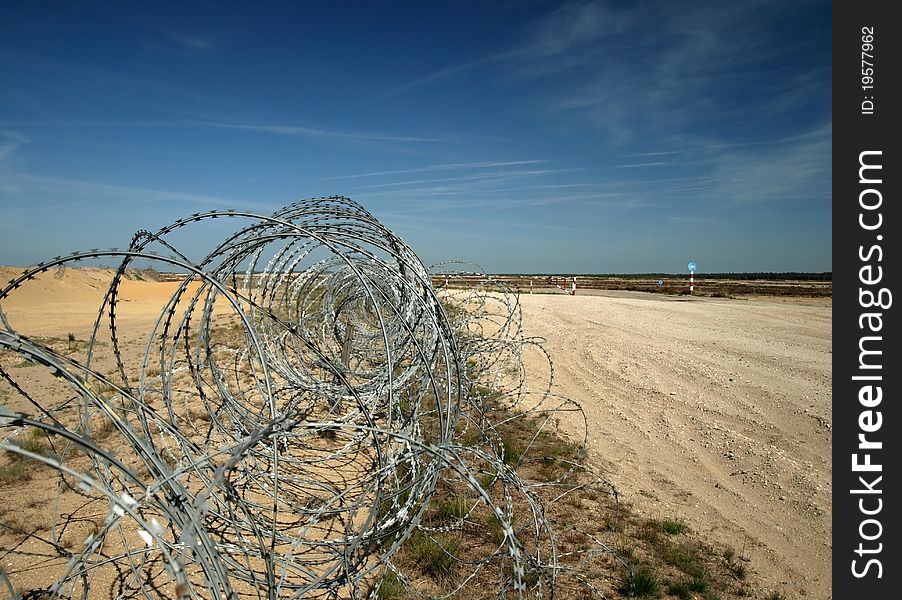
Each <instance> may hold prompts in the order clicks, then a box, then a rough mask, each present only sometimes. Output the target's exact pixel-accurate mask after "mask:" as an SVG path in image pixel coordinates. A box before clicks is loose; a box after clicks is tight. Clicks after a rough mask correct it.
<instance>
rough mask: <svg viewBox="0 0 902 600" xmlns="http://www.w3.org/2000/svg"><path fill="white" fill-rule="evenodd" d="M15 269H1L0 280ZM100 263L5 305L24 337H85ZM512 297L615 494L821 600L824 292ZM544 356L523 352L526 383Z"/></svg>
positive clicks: (128, 292) (791, 592)
mask: <svg viewBox="0 0 902 600" xmlns="http://www.w3.org/2000/svg"><path fill="white" fill-rule="evenodd" d="M18 272H19V270H18V269H9V268H4V267H0V281H2V282H3V283H5V282H6V281H7V280H8V279H10V277H12V276H13V275H15V274H17V273H18ZM109 275H110V273H108V272H103V271H96V272H92V271H90V270H86V271H83V270H78V271H74V270H69V271H68V272H67V273H66V274H65V276H63V277H59V278H57V277H54V274H52V273H50V274H45V275H42V276H41V277H40V278H39V280H38V281H35V282H30V283H29V284H28V286H26V287H25V288H23V289H21V290H18V291H16V292H14V294H13V296H12V298H10V299H8V300H7V301H4V303H3V305H2V308H3V310H4V311H6V313H7V315H8V317H9V319H10V321H11V323H12V325H13V326H14V327H15V328H16V329H18V330H19V331H21V332H22V333H26V334H27V335H34V336H39V335H46V336H50V335H55V336H63V337H65V336H66V333H67V332H73V333H75V334H76V335H77V337H79V338H80V339H83V338H85V337H86V336H87V335H89V333H90V329H91V326H92V324H93V319H94V317H96V311H97V308H98V307H99V306H100V302H101V299H102V297H103V293H104V291H105V289H106V282H108V280H109V279H108V278H109ZM175 285H176V284H169V283H152V282H144V281H127V282H124V283H123V286H122V288H121V292H122V298H121V300H122V302H121V303H120V305H119V306H120V310H121V313H122V314H121V320H120V326H121V327H122V330H121V331H120V333H121V334H123V335H125V336H126V337H128V336H129V334H130V333H131V334H132V335H133V336H134V337H135V339H134V348H135V351H137V350H139V349H140V348H141V347H142V345H141V344H142V342H141V338H142V335H141V333H143V334H145V335H146V332H147V329H148V323H149V322H150V323H152V322H153V320H154V318H155V316H156V315H157V314H159V311H160V310H161V308H162V307H163V306H164V305H165V302H166V301H167V300H168V298H169V297H170V295H171V294H172V293H173V291H174V290H175ZM521 303H522V307H523V316H524V329H525V333H526V334H527V335H532V336H541V337H543V338H545V340H546V348H547V350H548V351H549V353H550V355H551V357H552V358H553V361H554V376H555V382H556V390H555V391H557V392H558V393H560V394H562V395H564V396H568V397H570V398H572V399H574V400H576V401H578V402H580V403H581V404H582V406H583V407H584V409H585V411H586V416H587V419H588V423H589V441H590V444H591V456H592V458H593V459H594V460H595V461H596V463H597V465H598V466H599V467H600V468H601V470H602V471H603V472H604V473H605V474H606V476H607V477H608V478H609V479H610V480H611V481H612V482H613V483H614V484H615V485H616V486H617V487H618V488H619V489H620V491H621V492H622V493H623V499H624V501H626V502H627V503H629V504H632V505H633V506H634V508H635V509H637V510H638V511H640V512H641V513H643V514H645V515H647V516H649V517H654V518H665V517H667V518H671V517H677V518H683V519H685V520H686V521H687V523H688V524H689V525H690V526H691V527H692V528H693V529H694V530H696V531H699V532H701V533H702V534H703V536H704V537H705V538H707V540H708V541H709V542H710V543H712V544H715V545H722V546H730V547H732V548H734V549H735V551H736V553H737V554H738V555H740V556H743V557H746V558H748V560H749V562H748V564H749V566H750V569H751V570H752V571H753V572H754V573H755V574H756V577H757V578H758V580H759V583H760V585H758V586H757V587H758V588H759V589H765V590H767V589H779V590H783V591H784V593H786V595H787V596H788V597H797V596H807V597H810V598H819V599H820V598H830V597H831V545H830V543H831V514H832V507H831V423H832V413H831V361H832V356H831V322H832V304H831V303H830V301H829V300H826V301H824V300H795V301H786V300H782V299H763V298H762V299H747V300H738V299H736V300H733V299H712V298H697V297H696V298H685V297H666V296H662V295H652V294H642V293H635V292H608V293H605V292H597V293H596V294H595V295H583V294H580V295H577V296H574V297H571V296H567V295H564V294H556V295H555V294H551V295H539V294H535V295H524V296H522V297H521ZM132 323H134V325H133V326H132V327H129V325H130V324H132ZM138 327H140V329H138ZM130 330H131V331H130ZM539 358H540V356H539V354H538V353H536V354H534V355H533V354H530V355H529V357H528V362H532V363H534V364H528V365H527V366H528V367H530V368H532V367H535V372H536V375H537V377H536V381H541V379H542V372H543V370H544V371H546V372H547V369H546V368H545V367H544V366H543V365H542V364H541V361H540V360H539ZM103 367H104V368H111V364H110V365H103ZM537 385H538V384H537ZM562 425H563V426H564V427H565V428H566V427H567V426H570V427H572V428H573V431H576V430H577V429H578V428H577V423H575V422H571V423H569V424H568V423H566V422H564V423H562Z"/></svg>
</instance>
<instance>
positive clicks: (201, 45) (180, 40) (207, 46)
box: [156, 27, 213, 52]
mask: <svg viewBox="0 0 902 600" xmlns="http://www.w3.org/2000/svg"><path fill="white" fill-rule="evenodd" d="M156 31H158V32H159V33H161V34H162V35H164V36H165V37H167V38H169V39H170V40H172V41H173V42H175V43H177V44H179V45H181V46H183V47H185V48H188V49H190V50H194V51H198V52H212V51H213V44H212V43H211V42H210V41H208V40H206V39H204V38H201V37H197V36H191V35H186V34H184V33H181V32H179V31H174V30H172V29H166V28H164V27H157V28H156Z"/></svg>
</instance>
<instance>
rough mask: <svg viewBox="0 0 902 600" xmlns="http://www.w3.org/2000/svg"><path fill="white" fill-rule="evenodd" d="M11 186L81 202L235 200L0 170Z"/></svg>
mask: <svg viewBox="0 0 902 600" xmlns="http://www.w3.org/2000/svg"><path fill="white" fill-rule="evenodd" d="M6 186H9V188H10V189H15V190H17V194H16V195H18V194H22V195H24V196H28V197H31V198H34V197H41V196H44V195H52V196H53V197H55V198H59V199H69V200H70V201H71V200H75V201H81V202H84V203H88V204H95V205H96V204H98V203H99V202H100V201H102V202H103V203H104V204H106V203H108V202H110V201H114V202H116V203H125V204H142V205H158V204H168V205H180V206H183V207H187V208H190V207H196V206H198V205H202V206H210V207H215V208H220V209H229V208H234V204H235V203H234V201H232V200H229V199H226V198H222V197H218V196H210V195H204V194H192V193H189V192H181V191H173V190H161V189H152V188H142V187H135V186H124V185H118V184H111V183H105V182H97V181H85V180H81V179H71V178H66V177H49V176H45V175H31V174H26V173H18V172H2V171H0V189H3V188H4V187H6ZM241 207H242V208H261V209H266V210H272V209H273V208H275V205H272V204H266V203H260V202H246V201H242V202H241Z"/></svg>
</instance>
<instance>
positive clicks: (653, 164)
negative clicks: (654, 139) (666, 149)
mask: <svg viewBox="0 0 902 600" xmlns="http://www.w3.org/2000/svg"><path fill="white" fill-rule="evenodd" d="M672 164H673V163H671V162H664V161H657V162H647V163H635V164H631V165H617V168H618V169H632V168H635V167H661V166H664V165H672Z"/></svg>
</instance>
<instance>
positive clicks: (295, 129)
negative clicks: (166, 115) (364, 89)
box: [195, 121, 441, 143]
mask: <svg viewBox="0 0 902 600" xmlns="http://www.w3.org/2000/svg"><path fill="white" fill-rule="evenodd" d="M195 124H196V125H197V126H199V127H213V128H217V129H234V130H241V131H250V132H255V133H271V134H275V135H283V136H289V137H316V138H332V139H347V140H365V141H372V142H403V143H408V142H414V143H434V142H440V141H441V140H440V139H438V138H429V137H421V136H414V135H388V134H382V133H371V132H359V131H334V130H328V129H317V128H314V127H303V126H299V125H252V124H244V123H223V122H216V121H198V122H196V123H195Z"/></svg>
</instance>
